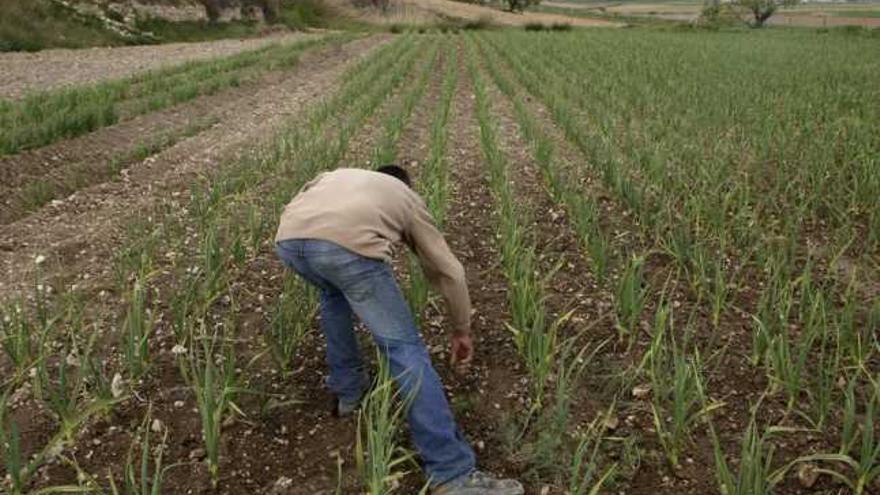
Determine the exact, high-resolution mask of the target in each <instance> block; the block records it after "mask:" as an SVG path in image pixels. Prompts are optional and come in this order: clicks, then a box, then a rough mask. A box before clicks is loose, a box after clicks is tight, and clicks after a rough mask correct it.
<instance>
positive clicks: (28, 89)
mask: <svg viewBox="0 0 880 495" xmlns="http://www.w3.org/2000/svg"><path fill="white" fill-rule="evenodd" d="M318 36H321V34H320V33H284V34H274V35H271V36H266V37H263V38H252V39H226V40H219V41H205V42H197V43H168V44H162V45H142V46H123V47H103V48H87V49H67V48H63V49H52V50H41V51H39V52H33V53H29V52H11V53H0V98H7V99H13V100H14V99H18V98H22V97H24V96H26V95H28V94H31V93H36V92H40V91H47V90H52V89H59V88H63V87H68V86H75V85H80V84H89V83H96V82H100V81H106V80H109V79H121V78H124V77H128V76H132V75H134V74H137V73H139V72H145V71H149V70H154V69H158V68H161V67H168V66H171V65H178V64H182V63H185V62H192V61H196V60H207V59H211V58H218V57H225V56H229V55H234V54H236V53H239V52H243V51H248V50H256V49H258V48H261V47H264V46H266V45H270V44H273V43H291V42H294V41H303V40H306V39H312V38H316V37H318Z"/></svg>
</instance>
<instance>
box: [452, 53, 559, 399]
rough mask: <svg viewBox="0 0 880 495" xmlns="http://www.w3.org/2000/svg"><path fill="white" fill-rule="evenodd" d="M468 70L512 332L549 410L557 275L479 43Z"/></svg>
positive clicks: (469, 57) (535, 390) (534, 386)
mask: <svg viewBox="0 0 880 495" xmlns="http://www.w3.org/2000/svg"><path fill="white" fill-rule="evenodd" d="M467 65H468V70H469V72H470V75H471V78H472V80H473V84H474V94H475V101H476V113H477V121H478V122H479V125H480V143H481V145H482V149H483V155H484V157H485V161H486V163H487V164H488V166H489V187H490V189H491V190H492V193H493V196H494V199H495V203H496V222H497V223H496V227H497V230H498V234H497V237H498V239H499V240H500V243H501V245H500V252H501V266H502V270H503V271H504V276H505V278H506V279H507V286H508V291H507V302H508V306H509V310H510V318H511V324H510V325H509V329H510V331H511V332H512V333H513V337H514V342H515V343H516V347H517V350H518V351H519V353H520V354H521V355H522V357H523V359H524V360H525V364H526V370H527V371H528V373H529V376H530V382H531V388H532V390H531V410H532V411H533V412H537V411H539V410H540V409H542V408H543V406H544V394H545V388H546V385H547V379H548V378H549V377H550V374H551V372H552V370H553V361H554V354H555V352H556V348H557V339H558V335H557V334H558V330H559V328H560V327H561V326H562V325H563V324H564V323H565V320H566V319H567V318H566V317H563V318H560V319H559V320H558V321H555V322H548V321H547V320H548V316H547V308H546V307H545V302H546V299H547V297H546V294H545V287H546V285H547V282H548V281H549V280H550V279H551V278H552V277H553V275H554V273H555V270H551V271H550V273H549V274H541V273H540V270H539V266H538V259H537V254H536V252H535V240H534V236H533V234H532V232H531V231H530V230H529V229H530V227H529V224H530V222H531V219H530V216H529V211H528V210H527V209H526V208H524V207H522V205H521V204H520V202H519V201H518V200H517V198H516V194H515V192H514V190H513V187H512V184H511V180H512V179H511V176H510V168H509V166H508V163H507V160H506V158H505V156H504V154H503V152H502V151H501V149H500V148H499V146H498V139H497V135H496V132H497V128H498V123H497V122H496V120H495V119H494V118H493V116H492V114H491V110H492V108H491V101H490V99H489V95H488V93H487V88H486V84H485V82H484V81H483V78H482V76H481V74H480V71H479V68H478V67H477V61H476V53H475V48H474V45H473V42H472V41H471V40H470V39H468V43H467Z"/></svg>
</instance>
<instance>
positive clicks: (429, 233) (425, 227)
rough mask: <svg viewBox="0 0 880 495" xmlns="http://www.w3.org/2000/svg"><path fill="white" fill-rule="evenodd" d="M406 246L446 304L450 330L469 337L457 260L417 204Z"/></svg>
mask: <svg viewBox="0 0 880 495" xmlns="http://www.w3.org/2000/svg"><path fill="white" fill-rule="evenodd" d="M407 238H408V240H409V242H410V247H412V249H413V251H415V253H416V255H417V256H418V257H419V261H420V263H421V265H422V270H423V271H424V272H425V277H426V278H427V279H428V281H429V282H430V283H431V286H432V287H434V288H435V289H436V290H437V291H438V292H440V294H441V295H442V296H443V298H444V299H445V301H446V304H447V307H448V308H449V317H450V319H451V320H452V327H453V331H454V332H455V334H457V335H469V334H470V330H471V299H470V295H469V294H468V288H467V279H466V278H465V271H464V267H463V266H462V265H461V263H460V262H459V261H458V259H457V258H456V257H455V255H454V254H452V251H451V250H450V249H449V245H448V244H446V239H444V238H443V234H441V233H440V231H439V230H437V227H436V226H435V225H434V220H433V219H432V218H431V214H430V213H429V212H428V209H427V208H426V207H425V205H424V204H423V203H422V202H421V201H419V202H418V204H417V206H416V208H415V212H414V214H413V218H412V220H411V222H410V225H409V229H408V231H407Z"/></svg>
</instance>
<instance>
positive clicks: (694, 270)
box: [508, 50, 878, 415]
mask: <svg viewBox="0 0 880 495" xmlns="http://www.w3.org/2000/svg"><path fill="white" fill-rule="evenodd" d="M513 51H514V50H510V52H511V53H512V52H513ZM512 59H513V57H512V56H508V60H509V61H511V62H510V63H511V66H512V67H513V68H514V70H517V69H518V70H517V72H518V74H519V75H520V76H521V77H522V80H523V81H524V84H525V85H526V86H527V87H529V88H530V91H531V92H532V94H534V95H535V96H538V97H539V98H541V99H543V100H544V101H549V103H548V106H549V107H551V108H552V109H553V113H554V115H556V116H557V122H559V123H560V125H561V126H562V127H563V128H564V129H570V130H571V132H573V133H578V132H580V131H578V128H579V127H578V126H577V125H576V120H575V119H574V117H568V118H567V117H565V115H570V114H565V113H564V112H567V111H568V108H569V106H568V105H564V104H563V103H560V102H568V101H570V100H565V99H562V98H558V97H557V96H556V94H555V93H548V92H547V91H546V90H545V89H544V88H547V87H548V86H550V87H551V89H552V85H549V84H547V82H546V80H544V79H542V81H544V82H543V83H541V84H540V85H538V84H537V82H538V81H537V79H536V78H535V76H534V72H533V73H528V72H527V71H525V70H523V69H522V65H523V64H524V63H525V60H526V58H525V57H521V58H520V59H518V60H512ZM517 63H519V65H517ZM535 70H537V69H535ZM545 72H546V71H545ZM571 107H574V108H577V106H576V105H571ZM580 127H583V126H580ZM576 135H581V136H583V134H576ZM581 141H585V139H584V138H582V139H581ZM577 221H580V220H576V222H577ZM678 232H679V233H681V232H684V230H682V229H678ZM682 235H683V234H682ZM685 237H688V238H689V237H690V236H689V235H688V236H683V237H682V238H685ZM700 242H701V241H699V240H694V239H691V240H689V241H686V242H680V241H679V240H676V237H673V238H671V239H669V240H668V245H669V246H672V247H671V248H670V251H671V252H674V253H675V252H677V253H690V254H688V255H686V256H683V255H682V256H680V255H676V256H674V258H675V259H676V260H689V261H687V262H686V263H683V264H680V265H679V266H680V267H682V268H683V269H684V270H685V272H686V273H689V274H691V275H690V277H689V279H690V280H691V281H693V280H701V281H703V282H701V283H698V284H696V286H697V287H706V286H707V285H708V288H707V290H705V291H703V292H699V291H698V292H697V294H698V300H699V301H707V302H708V303H709V305H710V307H711V320H712V323H713V324H714V326H715V327H716V328H717V327H718V325H719V324H720V321H721V316H722V314H724V313H725V312H726V311H727V310H728V309H729V308H730V307H731V304H732V297H733V295H734V294H735V293H736V291H737V288H738V285H739V284H741V283H742V280H741V279H740V280H737V278H738V273H736V272H735V273H727V263H726V262H725V260H724V259H723V257H714V261H710V258H712V257H710V256H709V255H708V253H707V252H706V250H703V249H700V248H696V247H695V246H696V245H697V243H700ZM762 257H763V258H765V260H764V261H763V262H760V263H759V265H761V266H765V267H766V266H771V267H774V266H775V265H777V264H780V263H782V265H783V266H780V267H779V268H771V269H770V270H768V272H769V273H770V274H771V275H770V277H769V278H768V287H770V289H768V290H771V291H772V290H775V289H773V287H775V286H777V285H778V283H777V282H774V281H773V280H772V278H773V277H774V275H773V274H774V273H785V272H787V273H788V274H792V273H795V272H794V271H793V270H794V262H793V261H792V257H790V256H784V255H780V256H774V255H772V254H765V255H763V256H762ZM804 265H805V266H804V268H803V270H809V269H811V268H812V267H811V263H810V261H809V260H808V261H807V262H806V263H805V264H804ZM801 277H802V278H805V279H807V280H809V279H811V278H812V275H811V274H810V273H807V272H806V271H804V272H803V275H802V276H801ZM626 278H628V277H625V279H626ZM791 278H793V277H789V279H791ZM705 281H709V283H708V284H706V283H705ZM854 284H855V281H853V285H854ZM692 285H694V284H692ZM633 287H634V286H633ZM851 287H852V285H851V286H850V288H851ZM850 288H847V295H846V298H845V300H846V303H845V304H844V307H843V308H840V309H839V310H834V311H839V313H838V314H837V315H834V319H835V320H837V321H841V322H843V323H844V328H845V329H846V331H845V332H843V333H842V335H841V336H842V338H843V340H844V341H845V342H844V343H843V345H842V346H841V348H842V349H843V350H844V351H845V354H844V358H845V359H846V362H847V363H850V364H851V365H855V366H860V365H863V364H864V363H865V362H866V360H867V359H868V358H869V357H870V354H871V353H872V352H873V349H875V348H876V347H877V345H878V344H877V343H876V342H877V340H876V337H872V335H874V334H876V331H875V329H876V328H877V323H876V320H877V317H876V316H875V315H876V312H877V310H876V305H875V308H872V309H869V310H868V311H867V315H866V314H865V313H866V311H864V310H859V309H858V308H857V306H856V305H857V303H856V301H857V298H856V297H855V296H856V294H855V293H854V292H851V291H850ZM621 289H625V288H623V287H621ZM618 294H619V295H622V296H626V295H627V294H631V295H634V296H638V294H636V293H634V292H633V291H629V290H619V291H618ZM828 296H830V294H828ZM620 299H623V298H620ZM638 299H639V298H638V297H635V298H634V300H635V301H636V302H638ZM762 299H773V296H772V295H769V294H768V295H766V296H765V297H764V298H762ZM763 306H764V307H766V306H767V305H763ZM636 307H638V305H636ZM829 308H830V306H829V307H826V308H823V311H825V310H827V309H829ZM832 309H833V308H832ZM767 317H768V315H767V312H766V311H762V310H761V309H760V307H759V308H758V311H757V318H758V319H759V321H758V322H757V323H756V327H755V333H756V339H755V342H756V345H755V347H754V351H755V352H756V353H757V354H758V355H760V354H763V353H764V352H765V350H766V348H769V347H770V346H769V345H766V342H764V341H766V340H768V337H767V332H766V331H765V328H766V326H767V325H766V324H764V323H762V322H763V321H765V320H767ZM630 321H633V320H630ZM860 321H861V322H862V323H863V324H864V326H863V327H862V328H859V326H858V322H860ZM798 323H799V324H802V323H804V321H803V319H800V320H798ZM784 327H785V326H784V325H783V326H782V327H780V328H784ZM777 333H778V332H777ZM793 340H794V339H789V338H788V337H787V336H786V335H785V334H784V333H783V334H782V335H779V336H777V337H776V346H775V350H776V352H775V356H776V358H777V361H778V362H779V365H780V366H777V369H784V368H787V369H794V370H796V369H797V368H802V367H803V366H804V365H805V363H806V358H807V357H808V356H810V353H809V352H797V351H798V349H792V347H791V346H792V345H800V344H801V343H807V344H811V343H810V341H809V339H808V340H806V341H804V340H800V341H796V342H793ZM762 342H764V343H762ZM801 350H803V349H801ZM807 350H809V349H807ZM820 359H822V360H823V362H825V359H826V355H824V354H823V355H821V356H820ZM755 361H757V358H756V359H755ZM831 371H832V372H834V371H836V367H833V368H832V369H831ZM786 374H788V375H789V376H791V377H793V378H795V377H796V375H791V374H789V373H786ZM775 375H777V376H775V377H773V379H774V380H777V379H778V377H779V376H781V375H782V373H775ZM786 381H788V382H789V383H792V382H791V380H786ZM827 383H828V382H827V380H826V382H825V384H826V385H827ZM793 385H795V386H796V385H797V384H796V383H794V384H793ZM794 388H795V387H791V388H789V390H790V391H792V392H794ZM826 389H827V387H826ZM817 395H819V396H827V395H826V394H821V393H820V394H817ZM824 414H825V413H823V415H824Z"/></svg>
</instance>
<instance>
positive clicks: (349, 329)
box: [321, 290, 369, 411]
mask: <svg viewBox="0 0 880 495" xmlns="http://www.w3.org/2000/svg"><path fill="white" fill-rule="evenodd" d="M351 316H352V311H351V306H349V305H348V301H346V300H345V296H344V295H343V294H342V292H340V291H338V290H322V291H321V330H322V331H323V332H324V337H325V338H326V340H327V366H328V367H329V368H330V376H329V377H328V378H327V386H328V387H329V388H330V390H331V391H332V392H333V394H334V395H336V397H337V398H338V399H339V402H340V409H339V411H343V410H345V409H348V408H353V407H354V405H355V404H357V402H358V401H360V399H361V395H363V393H364V390H365V389H366V387H367V386H368V385H369V384H368V383H367V378H366V375H365V373H364V363H363V360H362V359H361V352H360V348H359V347H358V342H357V337H356V336H355V333H354V326H353V323H352V321H351Z"/></svg>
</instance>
